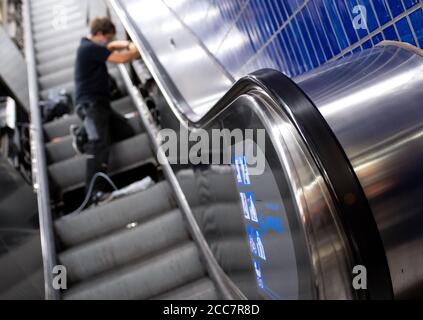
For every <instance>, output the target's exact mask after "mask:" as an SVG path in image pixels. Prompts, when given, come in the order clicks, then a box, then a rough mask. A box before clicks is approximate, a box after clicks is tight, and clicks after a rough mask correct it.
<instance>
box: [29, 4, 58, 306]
mask: <svg viewBox="0 0 423 320" xmlns="http://www.w3.org/2000/svg"><path fill="white" fill-rule="evenodd" d="M23 12H24V30H25V56H26V62H27V73H28V87H29V103H30V112H31V114H30V118H31V125H30V132H31V158H32V161H31V162H32V175H33V186H34V189H35V191H36V193H37V200H38V201H37V202H38V216H39V221H40V237H41V250H42V256H43V268H44V291H45V298H46V299H47V300H56V299H59V296H60V294H59V291H58V290H55V289H54V288H53V268H54V267H55V266H56V249H55V241H54V233H53V219H52V215H51V209H50V190H49V183H48V174H47V161H46V155H45V150H44V137H43V125H42V118H41V112H40V108H39V96H38V81H37V71H36V64H35V50H34V42H33V37H32V22H31V13H30V4H29V0H24V1H23Z"/></svg>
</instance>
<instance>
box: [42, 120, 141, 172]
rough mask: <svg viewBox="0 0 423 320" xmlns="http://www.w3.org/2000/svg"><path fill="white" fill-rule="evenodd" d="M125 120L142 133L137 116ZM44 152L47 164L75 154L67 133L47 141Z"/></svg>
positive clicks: (70, 138)
mask: <svg viewBox="0 0 423 320" xmlns="http://www.w3.org/2000/svg"><path fill="white" fill-rule="evenodd" d="M127 121H128V122H127V123H128V125H129V126H131V128H133V129H134V130H135V132H136V133H137V134H139V133H142V130H141V127H140V124H139V118H138V117H136V116H135V117H132V118H130V119H128V120H127ZM68 131H69V130H68ZM46 154H47V160H48V163H49V164H53V163H57V162H61V161H65V160H67V159H70V158H72V157H75V156H76V155H77V154H76V152H75V150H74V149H73V147H72V137H71V136H70V135H69V136H65V137H61V138H58V139H56V140H55V141H52V142H50V143H47V144H46Z"/></svg>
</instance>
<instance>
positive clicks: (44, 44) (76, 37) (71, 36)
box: [35, 30, 85, 52]
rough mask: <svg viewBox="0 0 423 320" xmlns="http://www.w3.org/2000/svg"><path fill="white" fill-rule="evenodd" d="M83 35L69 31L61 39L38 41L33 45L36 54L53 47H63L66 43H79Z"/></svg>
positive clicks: (79, 32)
mask: <svg viewBox="0 0 423 320" xmlns="http://www.w3.org/2000/svg"><path fill="white" fill-rule="evenodd" d="M84 35H85V34H84V33H81V31H79V30H77V31H76V32H75V31H70V32H68V33H66V34H64V35H63V37H61V38H57V39H47V40H44V41H39V42H37V43H36V44H35V49H36V50H37V52H40V51H43V50H48V49H51V48H52V47H54V46H62V45H65V44H66V43H71V42H77V43H79V42H80V40H81V38H82V37H83V36H84Z"/></svg>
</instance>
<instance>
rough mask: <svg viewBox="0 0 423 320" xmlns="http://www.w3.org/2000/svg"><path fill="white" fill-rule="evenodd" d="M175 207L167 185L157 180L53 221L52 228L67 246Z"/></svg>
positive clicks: (144, 219)
mask: <svg viewBox="0 0 423 320" xmlns="http://www.w3.org/2000/svg"><path fill="white" fill-rule="evenodd" d="M175 208H176V203H175V200H174V197H173V194H172V192H171V190H170V187H169V185H168V184H167V183H166V182H160V183H158V184H156V185H154V186H152V187H151V188H149V189H147V190H145V191H143V192H140V193H137V194H134V195H131V196H128V197H125V198H123V199H119V200H115V201H113V202H111V203H109V204H107V205H104V206H100V207H95V208H92V209H89V210H85V211H83V212H81V213H80V214H78V215H73V216H65V217H63V218H61V219H59V220H57V221H55V230H56V233H57V235H58V236H59V238H60V240H61V241H62V243H63V244H64V245H65V246H66V247H71V246H75V245H78V244H80V243H82V242H85V241H89V240H91V239H95V238H98V237H99V236H102V235H105V234H108V233H110V232H112V231H114V230H118V229H122V228H125V227H126V226H127V225H128V224H129V223H132V222H142V221H146V220H147V219H150V218H152V217H154V216H156V215H160V214H163V213H164V212H169V211H171V210H173V209H175Z"/></svg>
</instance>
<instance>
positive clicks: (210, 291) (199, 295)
mask: <svg viewBox="0 0 423 320" xmlns="http://www.w3.org/2000/svg"><path fill="white" fill-rule="evenodd" d="M217 299H218V294H217V291H216V288H215V286H214V284H213V282H212V281H211V280H210V279H209V278H203V279H200V280H197V281H195V282H192V283H190V284H188V285H185V286H183V287H181V288H178V289H175V290H172V291H170V292H167V293H165V294H163V295H161V296H157V297H154V298H153V300H217Z"/></svg>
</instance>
